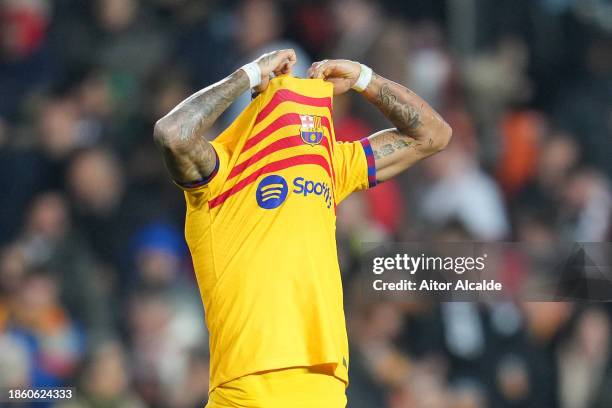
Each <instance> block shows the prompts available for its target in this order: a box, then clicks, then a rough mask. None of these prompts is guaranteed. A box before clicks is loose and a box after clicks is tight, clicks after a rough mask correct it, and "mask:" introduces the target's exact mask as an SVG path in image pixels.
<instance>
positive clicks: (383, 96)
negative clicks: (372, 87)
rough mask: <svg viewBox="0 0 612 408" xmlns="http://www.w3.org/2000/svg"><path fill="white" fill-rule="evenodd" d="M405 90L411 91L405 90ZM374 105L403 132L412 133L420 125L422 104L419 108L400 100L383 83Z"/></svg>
mask: <svg viewBox="0 0 612 408" xmlns="http://www.w3.org/2000/svg"><path fill="white" fill-rule="evenodd" d="M405 92H411V91H409V90H406V91H405ZM374 103H375V104H376V106H378V107H379V108H380V110H381V111H382V112H383V113H384V114H385V115H386V116H387V117H388V118H389V120H390V121H391V123H393V124H394V125H395V127H396V128H397V129H398V130H400V131H402V132H405V133H412V132H414V131H415V130H417V129H418V128H419V127H420V126H421V125H422V123H421V113H420V111H421V110H422V109H423V105H421V106H420V107H419V108H417V107H416V106H413V105H411V104H410V103H406V102H400V101H398V98H397V96H396V94H395V93H394V91H393V90H392V89H391V87H390V86H389V85H388V84H386V83H384V84H383V85H382V86H381V87H380V91H379V92H378V97H377V99H376V100H375V102H374Z"/></svg>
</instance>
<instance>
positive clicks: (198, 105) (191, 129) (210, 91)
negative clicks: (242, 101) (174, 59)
mask: <svg viewBox="0 0 612 408" xmlns="http://www.w3.org/2000/svg"><path fill="white" fill-rule="evenodd" d="M248 88H249V79H248V77H247V76H246V74H245V73H244V72H243V71H240V70H239V71H236V72H234V73H233V74H232V75H230V76H229V77H227V78H226V79H224V80H223V81H220V82H218V83H216V84H214V85H211V86H209V87H207V88H204V89H202V90H201V91H199V92H196V93H195V94H193V95H191V96H190V97H189V98H187V99H185V100H184V101H183V102H181V103H180V104H179V105H177V106H176V108H174V109H173V110H172V111H171V112H170V113H169V114H168V115H166V117H165V118H168V119H169V120H171V121H173V122H176V123H177V124H178V125H179V129H178V135H177V136H178V139H179V141H181V142H184V141H186V140H188V139H190V138H193V137H198V138H199V137H202V135H203V134H204V132H205V131H206V130H207V129H210V128H211V127H212V125H213V124H214V123H215V121H216V120H217V118H218V117H219V116H220V115H221V114H222V113H223V112H224V111H225V110H226V109H227V108H228V106H229V105H230V104H231V103H232V102H233V101H234V100H235V99H236V98H237V97H238V96H240V95H241V94H242V93H243V92H245V91H246V90H247V89H248Z"/></svg>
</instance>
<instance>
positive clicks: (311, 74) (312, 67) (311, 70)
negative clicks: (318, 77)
mask: <svg viewBox="0 0 612 408" xmlns="http://www.w3.org/2000/svg"><path fill="white" fill-rule="evenodd" d="M320 63H321V61H315V62H313V63H312V64H311V65H310V68H308V72H307V73H306V74H307V76H308V78H314V74H315V70H316V68H317V66H318V65H319V64H320Z"/></svg>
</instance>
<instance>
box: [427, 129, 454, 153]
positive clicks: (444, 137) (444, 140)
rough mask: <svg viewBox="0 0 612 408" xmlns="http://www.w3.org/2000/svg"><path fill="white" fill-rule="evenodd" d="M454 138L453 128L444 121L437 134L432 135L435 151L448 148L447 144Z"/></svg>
mask: <svg viewBox="0 0 612 408" xmlns="http://www.w3.org/2000/svg"><path fill="white" fill-rule="evenodd" d="M452 138H453V128H451V127H450V125H449V124H448V123H446V122H445V121H442V122H441V123H440V126H439V127H438V128H437V129H436V131H435V135H433V136H432V137H431V139H430V140H431V141H432V143H431V147H432V149H433V150H434V152H436V153H437V152H441V151H442V150H444V149H446V146H448V144H449V143H450V141H451V139H452Z"/></svg>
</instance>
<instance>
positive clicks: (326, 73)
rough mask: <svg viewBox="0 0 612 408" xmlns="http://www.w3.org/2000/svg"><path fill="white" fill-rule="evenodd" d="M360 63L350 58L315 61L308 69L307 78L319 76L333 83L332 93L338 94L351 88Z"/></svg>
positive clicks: (356, 76)
mask: <svg viewBox="0 0 612 408" xmlns="http://www.w3.org/2000/svg"><path fill="white" fill-rule="evenodd" d="M360 72H361V65H359V63H358V62H355V61H350V60H344V59H339V60H323V61H318V62H315V63H313V64H312V65H311V67H310V68H309V69H308V78H321V79H324V80H326V81H329V82H331V83H332V84H334V95H340V94H343V93H345V92H346V91H348V90H349V89H351V87H352V86H353V85H355V82H357V78H359V73H360Z"/></svg>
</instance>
